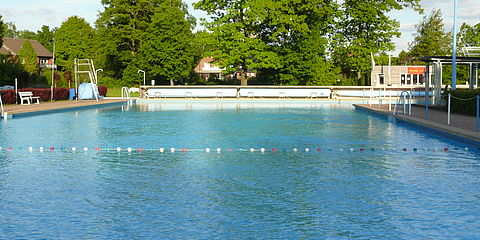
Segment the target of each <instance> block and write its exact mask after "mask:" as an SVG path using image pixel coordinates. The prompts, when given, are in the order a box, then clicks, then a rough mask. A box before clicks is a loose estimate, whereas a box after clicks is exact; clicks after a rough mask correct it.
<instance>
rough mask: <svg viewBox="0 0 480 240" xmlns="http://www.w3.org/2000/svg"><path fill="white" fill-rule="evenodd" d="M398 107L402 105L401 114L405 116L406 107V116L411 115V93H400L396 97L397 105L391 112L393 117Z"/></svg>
mask: <svg viewBox="0 0 480 240" xmlns="http://www.w3.org/2000/svg"><path fill="white" fill-rule="evenodd" d="M406 97H408V99H407V100H408V101H405V98H406ZM398 105H403V114H405V109H407V107H408V115H412V93H411V92H409V91H402V92H401V93H400V95H399V96H398V99H397V103H396V104H395V108H394V110H393V115H397V113H398Z"/></svg>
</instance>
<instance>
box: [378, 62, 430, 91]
mask: <svg viewBox="0 0 480 240" xmlns="http://www.w3.org/2000/svg"><path fill="white" fill-rule="evenodd" d="M425 72H426V67H425V66H375V67H374V68H373V71H372V76H371V79H370V80H371V86H372V87H385V86H394V87H418V86H423V85H424V84H425ZM429 72H430V75H431V74H432V70H430V71H429Z"/></svg>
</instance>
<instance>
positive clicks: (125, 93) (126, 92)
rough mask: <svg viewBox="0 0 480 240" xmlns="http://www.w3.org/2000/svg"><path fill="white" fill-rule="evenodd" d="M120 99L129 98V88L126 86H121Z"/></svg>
mask: <svg viewBox="0 0 480 240" xmlns="http://www.w3.org/2000/svg"><path fill="white" fill-rule="evenodd" d="M122 99H130V90H129V89H128V87H122Z"/></svg>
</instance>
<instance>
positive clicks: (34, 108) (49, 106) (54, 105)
mask: <svg viewBox="0 0 480 240" xmlns="http://www.w3.org/2000/svg"><path fill="white" fill-rule="evenodd" d="M124 101H126V100H117V99H102V100H100V101H98V102H97V101H95V100H79V101H57V102H40V104H30V105H20V104H11V105H5V106H4V107H5V112H6V113H8V114H9V115H15V114H19V113H30V112H40V111H49V110H59V109H65V108H77V107H85V106H93V105H102V104H110V103H116V102H124Z"/></svg>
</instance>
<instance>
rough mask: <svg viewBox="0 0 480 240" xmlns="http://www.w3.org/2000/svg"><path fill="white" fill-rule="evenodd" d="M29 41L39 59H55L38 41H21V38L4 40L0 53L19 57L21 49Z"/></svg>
mask: <svg viewBox="0 0 480 240" xmlns="http://www.w3.org/2000/svg"><path fill="white" fill-rule="evenodd" d="M26 40H28V41H30V43H31V44H32V46H33V49H34V50H35V53H36V54H37V56H39V57H53V54H52V53H51V52H50V51H48V49H46V48H45V47H44V46H43V45H42V44H40V43H39V42H38V41H37V40H30V39H20V38H4V39H3V46H2V48H0V53H1V54H4V55H18V54H19V53H20V49H21V48H22V45H23V43H24V42H25V41H26Z"/></svg>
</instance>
